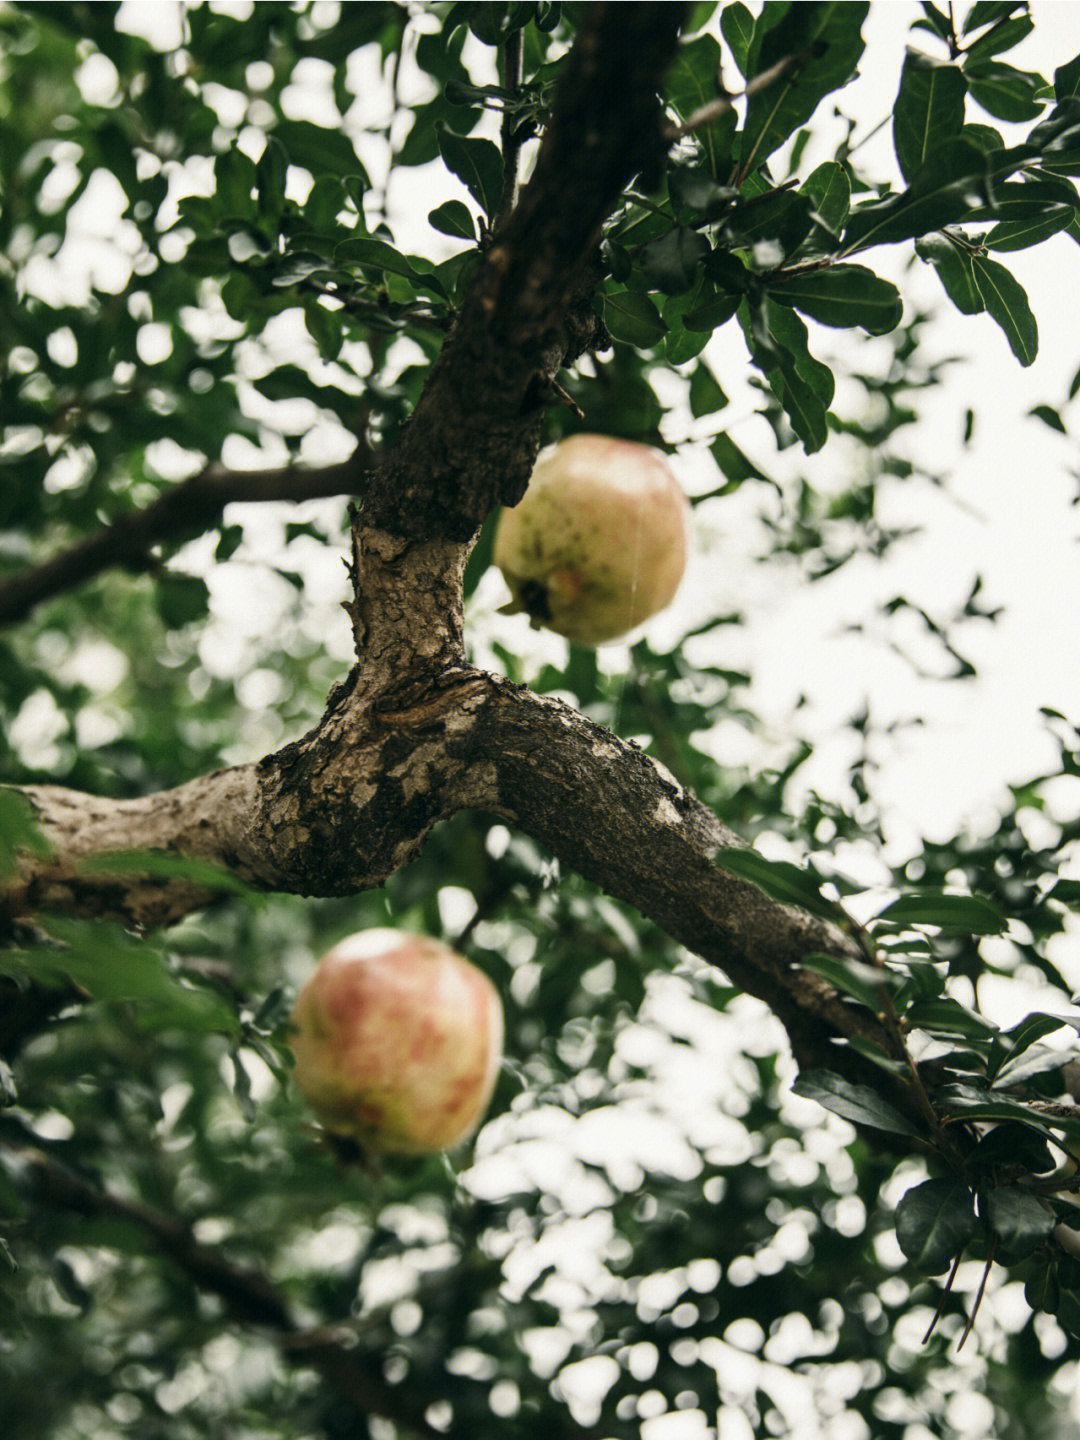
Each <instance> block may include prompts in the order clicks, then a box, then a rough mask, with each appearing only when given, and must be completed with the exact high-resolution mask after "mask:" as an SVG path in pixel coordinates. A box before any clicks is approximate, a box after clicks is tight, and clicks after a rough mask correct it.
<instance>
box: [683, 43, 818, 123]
mask: <svg viewBox="0 0 1080 1440" xmlns="http://www.w3.org/2000/svg"><path fill="white" fill-rule="evenodd" d="M809 54H810V52H809V50H800V51H799V53H798V54H797V55H785V56H784V58H783V59H782V60H778V61H777V62H776V64H775V65H770V66H769V68H768V70H762V72H761V74H760V75H755V76H754V78H753V79H752V80H750V81H748V82H747V84H746V88H745V89H744V90H740V91H738V93H737V94H735V95H720V96H718V97H717V98H716V99H715V100H710V101H709V103H708V104H707V105H702V106H701V107H700V108H699V109H697V110H694V111H692V112H691V114H689V115H688V116H687V117H686V119H685V120H684V121H682V123H681V124H679V125H665V126H664V128H663V130H662V131H661V134H662V135H663V137H664V139H665V140H666V141H668V142H669V143H672V142H674V141H676V140H681V139H682V137H683V136H684V135H690V134H692V133H693V131H695V130H703V129H704V128H705V126H706V125H711V124H712V122H713V121H714V120H719V118H720V116H721V115H726V114H727V113H728V111H729V110H734V108H735V102H736V101H737V100H749V99H750V98H751V96H753V95H756V94H757V93H758V91H759V90H767V89H768V87H769V86H770V85H775V84H776V82H777V80H782V79H783V77H784V76H785V75H786V74H787V73H788V72H789V71H790V70H794V69H795V67H796V66H797V65H801V64H802V63H803V61H804V60H806V58H807V57H808V55H809Z"/></svg>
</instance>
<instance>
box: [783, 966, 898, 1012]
mask: <svg viewBox="0 0 1080 1440" xmlns="http://www.w3.org/2000/svg"><path fill="white" fill-rule="evenodd" d="M799 965H800V967H801V968H802V969H803V970H812V971H813V972H814V974H815V975H820V976H822V978H823V979H825V980H828V982H829V984H830V985H832V986H833V988H834V989H836V990H839V991H840V993H841V994H842V995H850V996H851V997H852V998H853V999H855V1000H858V1002H859V1003H860V1005H865V1006H866V1008H867V1009H868V1010H873V1011H874V1012H875V1013H876V1012H877V1011H878V1010H880V1009H881V1006H882V1002H883V999H884V995H885V992H886V991H887V989H888V988H889V987H890V986H893V987H895V982H896V980H897V979H898V977H897V975H896V974H895V973H894V972H893V971H890V970H886V969H884V968H883V967H882V966H879V965H871V964H869V963H868V962H867V961H865V960H852V959H850V958H848V957H841V956H839V955H807V956H806V957H805V958H804V959H802V960H800V961H799Z"/></svg>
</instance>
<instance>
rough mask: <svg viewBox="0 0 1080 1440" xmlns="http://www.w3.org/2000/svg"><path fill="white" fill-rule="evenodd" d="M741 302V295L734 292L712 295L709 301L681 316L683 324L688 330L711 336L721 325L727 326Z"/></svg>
mask: <svg viewBox="0 0 1080 1440" xmlns="http://www.w3.org/2000/svg"><path fill="white" fill-rule="evenodd" d="M741 301H742V295H741V294H737V293H734V292H732V293H730V294H727V295H714V296H713V297H712V299H711V300H706V301H705V302H704V304H702V305H698V306H696V307H695V308H694V309H693V310H689V311H688V312H687V313H686V314H685V315H684V316H683V324H684V325H685V326H686V328H687V329H688V330H700V331H704V332H706V333H707V334H710V335H711V334H712V332H713V331H714V330H719V328H720V326H721V325H726V324H727V322H728V321H729V320H730V319H731V317H732V316H733V315H734V314H735V312H736V310H738V308H739V305H740V303H741Z"/></svg>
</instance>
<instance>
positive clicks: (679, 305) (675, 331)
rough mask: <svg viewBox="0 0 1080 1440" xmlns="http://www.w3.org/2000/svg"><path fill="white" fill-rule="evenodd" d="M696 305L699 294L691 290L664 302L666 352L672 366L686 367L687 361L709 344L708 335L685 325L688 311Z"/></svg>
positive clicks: (668, 298) (670, 296) (671, 296)
mask: <svg viewBox="0 0 1080 1440" xmlns="http://www.w3.org/2000/svg"><path fill="white" fill-rule="evenodd" d="M696 303H697V293H696V292H695V291H690V290H684V291H682V292H681V293H679V294H675V295H669V296H668V297H667V299H666V301H665V302H664V308H663V321H664V325H665V326H666V327H667V334H666V335H665V336H664V350H665V353H666V354H667V358H668V360H669V361H670V362H671V364H672V365H685V364H686V363H687V361H689V360H693V359H694V357H695V356H697V355H700V354H701V352H702V350H704V348H705V346H706V345H707V344H708V343H709V336H708V334H706V333H705V332H704V331H701V330H693V329H691V328H690V327H688V326H687V324H686V323H685V319H684V317H685V315H686V313H687V311H688V310H689V309H690V308H691V307H692V306H694V305H695V304H696Z"/></svg>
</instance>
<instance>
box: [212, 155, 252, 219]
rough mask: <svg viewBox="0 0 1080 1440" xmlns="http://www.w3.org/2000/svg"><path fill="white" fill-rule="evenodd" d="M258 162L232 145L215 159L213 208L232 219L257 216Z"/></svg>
mask: <svg viewBox="0 0 1080 1440" xmlns="http://www.w3.org/2000/svg"><path fill="white" fill-rule="evenodd" d="M256 178H257V172H256V169H255V162H254V160H252V159H251V157H250V156H249V155H245V154H244V152H243V150H241V149H240V148H239V147H238V146H236V145H233V146H232V147H231V148H230V149H228V150H226V151H225V153H224V154H223V155H219V156H218V157H217V159H216V160H215V161H214V208H215V209H216V210H217V212H218V214H219V215H222V216H224V217H225V218H227V219H229V220H254V218H255V193H254V192H255V183H256Z"/></svg>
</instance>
